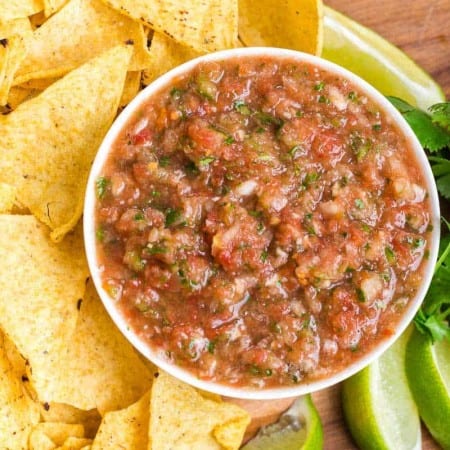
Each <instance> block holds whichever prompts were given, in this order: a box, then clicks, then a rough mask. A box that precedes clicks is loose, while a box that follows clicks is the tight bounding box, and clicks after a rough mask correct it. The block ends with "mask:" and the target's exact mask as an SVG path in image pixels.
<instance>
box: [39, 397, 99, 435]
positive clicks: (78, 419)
mask: <svg viewBox="0 0 450 450" xmlns="http://www.w3.org/2000/svg"><path fill="white" fill-rule="evenodd" d="M41 417H42V419H43V420H44V421H45V422H57V421H60V422H64V423H71V424H81V425H83V427H84V435H85V437H87V438H93V437H94V436H95V434H96V433H97V430H98V427H99V425H100V422H101V420H102V418H101V416H100V413H99V412H98V411H97V409H90V410H84V409H78V408H75V407H74V406H72V405H67V404H65V403H54V402H50V403H45V404H44V405H41Z"/></svg>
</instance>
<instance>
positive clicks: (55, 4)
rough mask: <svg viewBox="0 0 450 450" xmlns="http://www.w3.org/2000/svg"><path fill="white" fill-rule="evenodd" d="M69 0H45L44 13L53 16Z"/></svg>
mask: <svg viewBox="0 0 450 450" xmlns="http://www.w3.org/2000/svg"><path fill="white" fill-rule="evenodd" d="M67 1H68V0H44V14H45V16H46V17H49V16H51V15H52V14H54V13H55V12H56V11H58V10H60V9H61V8H62V7H63V6H64V5H65V4H66V3H67Z"/></svg>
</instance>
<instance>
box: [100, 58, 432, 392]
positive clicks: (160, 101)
mask: <svg viewBox="0 0 450 450" xmlns="http://www.w3.org/2000/svg"><path fill="white" fill-rule="evenodd" d="M96 187H97V205H96V227H97V241H98V253H99V261H100V264H101V265H102V280H103V285H104V287H105V289H106V290H107V291H108V292H109V293H110V295H111V296H112V297H113V298H114V299H116V300H117V305H118V307H119V308H120V309H121V311H122V312H123V314H124V315H125V316H126V318H127V320H128V322H129V325H130V327H131V328H133V329H134V330H135V331H136V333H138V334H139V335H140V336H141V337H142V338H143V339H144V340H146V341H148V343H149V345H150V346H151V347H152V348H154V349H156V350H157V351H158V354H160V355H162V356H163V357H164V358H166V359H167V360H168V361H170V362H173V363H174V364H177V365H179V366H182V367H184V368H186V369H188V370H189V371H191V372H193V373H194V374H195V375H196V376H197V377H199V378H201V379H205V380H212V381H215V382H219V383H224V384H228V385H235V386H242V385H246V386H254V387H274V386H285V385H291V384H295V383H300V382H304V381H305V380H307V381H310V380H314V379H319V378H322V377H324V376H327V375H329V374H331V373H335V372H337V371H339V370H341V369H342V368H344V367H345V366H347V365H348V364H349V363H351V362H353V361H354V360H356V359H358V358H360V357H361V356H362V355H364V354H365V353H366V352H367V351H368V350H370V349H371V348H372V347H373V346H374V345H375V344H376V343H378V342H379V341H380V340H383V339H384V338H385V337H387V336H389V335H391V334H392V333H393V329H394V327H395V325H396V323H397V322H398V319H399V317H400V315H401V314H402V311H403V310H404V308H405V307H406V306H407V305H408V302H409V301H410V300H411V298H412V297H413V296H414V295H415V293H416V292H417V289H418V286H419V284H420V281H421V276H422V265H423V264H422V261H423V260H424V259H426V257H427V253H428V250H427V248H428V240H429V233H430V228H431V227H430V225H429V222H430V206H429V203H428V200H427V192H426V190H425V181H424V177H423V174H422V172H421V169H420V167H419V164H418V163H417V162H416V159H415V157H414V154H413V152H412V150H411V149H410V148H409V144H408V142H407V140H406V139H405V138H404V137H403V135H402V134H401V133H400V132H399V130H398V129H397V128H396V126H394V125H393V124H392V123H391V122H390V120H389V118H388V117H386V116H385V114H384V113H383V112H382V111H381V110H380V108H379V106H377V104H376V103H375V102H373V101H372V100H371V99H370V98H368V97H367V96H366V95H365V94H364V93H361V92H360V90H359V89H358V88H357V87H355V86H354V85H352V84H351V83H350V82H349V81H347V80H345V79H342V78H340V77H338V76H337V75H336V74H333V73H328V72H327V71H324V70H322V69H319V68H316V67H313V66H311V65H308V64H302V63H298V62H296V61H294V60H290V59H286V60H281V61H280V60H274V59H271V58H269V57H251V58H248V57H242V58H238V59H234V60H231V61H226V62H208V63H203V64H201V65H199V66H197V67H196V68H195V69H193V70H192V71H191V72H189V73H187V74H186V75H184V76H181V77H179V78H178V79H176V80H175V81H173V82H172V84H171V85H170V86H168V87H166V88H164V89H162V90H161V91H160V92H158V93H157V94H156V95H153V96H152V97H151V98H150V99H148V100H147V101H146V102H145V103H144V104H143V105H142V106H141V108H140V111H139V112H138V113H136V114H135V115H134V117H133V118H132V119H131V120H129V121H128V123H127V125H126V126H125V127H124V129H123V130H122V132H121V135H120V137H119V138H118V139H117V140H116V142H115V144H114V146H113V148H112V150H111V153H110V155H109V157H108V160H107V162H106V164H105V166H104V167H103V170H102V173H101V176H100V177H99V178H98V179H97V183H96Z"/></svg>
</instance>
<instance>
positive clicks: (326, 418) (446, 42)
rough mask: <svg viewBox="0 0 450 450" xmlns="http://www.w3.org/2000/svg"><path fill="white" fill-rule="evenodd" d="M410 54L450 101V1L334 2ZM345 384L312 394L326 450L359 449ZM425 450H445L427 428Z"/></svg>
mask: <svg viewBox="0 0 450 450" xmlns="http://www.w3.org/2000/svg"><path fill="white" fill-rule="evenodd" d="M327 4H328V5H329V6H331V7H332V8H334V9H336V10H338V11H339V12H342V13H344V14H346V15H348V16H349V17H351V18H352V19H355V20H357V21H358V22H360V23H362V24H363V25H365V26H367V27H369V28H371V29H373V30H374V31H376V32H377V33H379V34H380V35H381V36H383V37H384V38H386V39H387V40H389V41H390V42H392V43H393V44H395V45H396V46H397V47H399V48H400V49H402V50H403V51H404V52H405V53H407V54H408V55H409V56H410V57H411V58H412V59H413V60H414V61H415V62H416V63H417V64H419V65H420V66H421V67H423V68H424V69H425V70H426V71H427V72H428V73H430V74H431V76H432V77H433V78H434V79H435V80H436V81H437V82H438V83H439V84H440V85H441V86H442V88H443V90H444V92H445V94H446V97H447V99H449V98H450V0H410V1H405V0H401V1H400V0H378V1H373V0H329V1H327ZM340 391H341V387H340V385H338V386H335V387H333V388H330V389H325V390H323V391H320V392H317V393H315V394H313V399H314V403H315V405H316V407H317V409H318V410H319V413H320V416H321V419H322V424H323V427H324V439H325V442H324V450H357V449H358V447H357V446H356V444H355V443H354V442H353V440H352V438H351V436H350V434H349V432H348V430H347V427H346V426H345V422H344V418H343V415H342V409H341V402H340ZM422 442H423V447H422V448H423V450H435V449H439V448H440V447H439V446H438V445H437V444H436V443H435V442H434V441H433V439H432V438H431V436H430V434H429V433H428V432H427V430H426V429H425V428H422Z"/></svg>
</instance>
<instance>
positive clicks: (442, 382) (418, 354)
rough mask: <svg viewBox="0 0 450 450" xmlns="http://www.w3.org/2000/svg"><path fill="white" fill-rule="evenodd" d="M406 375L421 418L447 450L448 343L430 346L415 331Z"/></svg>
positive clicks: (449, 434) (449, 412)
mask: <svg viewBox="0 0 450 450" xmlns="http://www.w3.org/2000/svg"><path fill="white" fill-rule="evenodd" d="M406 373H407V376H408V380H409V385H410V387H411V391H412V393H413V396H414V399H415V401H416V404H417V406H418V408H419V414H420V417H421V418H422V420H423V422H424V423H425V425H426V427H427V428H428V430H429V432H430V433H431V435H432V436H433V438H434V439H435V440H436V442H438V444H439V445H440V446H442V448H444V449H450V343H449V342H448V341H446V340H443V341H439V342H436V343H435V344H433V343H432V342H431V340H430V339H429V338H428V337H427V336H425V335H423V334H421V333H420V332H418V331H417V330H414V332H413V333H412V334H411V337H410V339H409V342H408V345H407V347H406Z"/></svg>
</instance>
